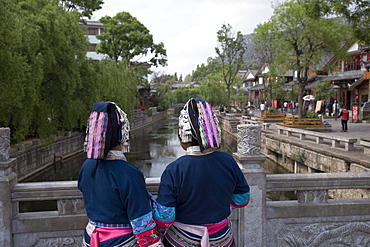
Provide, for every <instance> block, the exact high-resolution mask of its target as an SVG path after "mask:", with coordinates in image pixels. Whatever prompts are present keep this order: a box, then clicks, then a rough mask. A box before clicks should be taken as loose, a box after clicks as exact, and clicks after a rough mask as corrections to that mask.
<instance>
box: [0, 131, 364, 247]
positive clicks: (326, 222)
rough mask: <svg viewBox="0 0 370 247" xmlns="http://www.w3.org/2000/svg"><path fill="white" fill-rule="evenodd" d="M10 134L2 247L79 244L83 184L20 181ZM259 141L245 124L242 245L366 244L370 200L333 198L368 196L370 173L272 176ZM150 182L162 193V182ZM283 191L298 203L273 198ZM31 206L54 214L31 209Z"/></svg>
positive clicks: (240, 155) (1, 144)
mask: <svg viewBox="0 0 370 247" xmlns="http://www.w3.org/2000/svg"><path fill="white" fill-rule="evenodd" d="M9 133H10V131H9V129H8V128H0V189H1V193H2V196H1V197H0V231H1V232H2V234H0V246H7V247H8V246H9V247H13V246H14V247H16V246H76V247H77V246H80V244H81V239H82V234H83V229H84V227H85V225H86V222H87V217H86V214H85V211H84V207H83V201H82V194H81V193H80V191H79V190H78V189H77V181H60V182H37V183H17V175H16V174H15V173H14V172H12V165H13V164H14V159H10V158H9V154H8V153H9ZM260 135H261V126H260V125H255V124H252V125H251V124H241V125H238V133H237V153H234V157H235V159H236V160H237V162H238V163H239V164H240V166H241V168H242V171H243V173H244V175H245V177H246V179H247V181H248V183H249V185H250V188H251V201H250V203H249V205H248V206H247V207H245V208H243V209H237V210H234V211H233V213H232V215H231V220H232V222H233V227H234V230H235V238H236V241H237V243H238V244H237V246H262V247H263V246H272V247H274V246H333V244H334V243H335V244H334V245H336V246H367V245H368V244H369V243H370V224H369V223H370V199H369V198H352V199H343V200H332V199H330V198H331V193H337V192H336V191H342V193H350V192H349V191H352V190H353V189H361V190H368V189H369V188H370V173H367V172H363V173H325V174H274V175H266V173H265V171H264V169H262V168H261V164H262V163H263V162H264V160H265V156H264V155H261V152H260V141H261V140H260ZM146 182H147V189H148V191H149V192H151V193H152V194H154V195H156V191H157V189H158V186H159V178H147V179H146ZM333 191H334V192H333ZM283 192H290V193H291V194H293V195H295V194H296V198H292V199H290V200H288V199H284V200H279V201H272V200H270V199H269V198H271V196H270V194H271V193H278V194H279V195H281V194H282V193H283ZM280 198H282V196H280ZM284 198H287V197H284ZM28 203H31V204H32V203H36V204H37V203H42V204H48V208H50V209H48V211H40V210H37V206H35V207H32V210H28V211H27V210H25V208H26V207H25V205H27V204H28ZM35 208H36V209H35ZM29 211H32V212H29ZM357 244H358V245H357ZM361 244H362V245H361Z"/></svg>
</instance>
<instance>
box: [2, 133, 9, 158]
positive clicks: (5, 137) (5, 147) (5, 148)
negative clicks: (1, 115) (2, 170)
mask: <svg viewBox="0 0 370 247" xmlns="http://www.w3.org/2000/svg"><path fill="white" fill-rule="evenodd" d="M9 138H10V129H9V128H0V162H1V161H8V160H9V151H10V139H9Z"/></svg>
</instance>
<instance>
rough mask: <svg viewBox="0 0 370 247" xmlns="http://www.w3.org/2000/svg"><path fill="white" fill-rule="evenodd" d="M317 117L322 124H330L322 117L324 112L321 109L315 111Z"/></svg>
mask: <svg viewBox="0 0 370 247" xmlns="http://www.w3.org/2000/svg"><path fill="white" fill-rule="evenodd" d="M317 114H318V115H317V117H318V118H321V122H322V124H323V125H330V123H328V122H326V121H325V119H324V115H325V114H324V113H323V112H322V111H317Z"/></svg>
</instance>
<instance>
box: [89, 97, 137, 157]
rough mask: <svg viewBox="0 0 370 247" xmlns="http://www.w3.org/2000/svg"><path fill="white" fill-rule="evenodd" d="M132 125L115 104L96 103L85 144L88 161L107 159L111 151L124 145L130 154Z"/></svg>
mask: <svg viewBox="0 0 370 247" xmlns="http://www.w3.org/2000/svg"><path fill="white" fill-rule="evenodd" d="M129 132H130V123H129V121H128V119H127V114H126V113H125V112H124V111H122V110H121V109H120V108H119V107H118V106H117V105H116V104H115V103H114V102H95V103H94V105H93V108H92V111H91V114H90V117H89V119H88V122H87V128H86V138H85V143H84V146H85V147H84V149H85V152H87V158H88V159H105V157H106V156H107V154H108V152H109V150H110V149H112V148H113V147H115V146H117V145H118V144H120V143H121V144H122V152H124V153H126V152H129Z"/></svg>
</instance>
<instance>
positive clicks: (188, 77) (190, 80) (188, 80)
mask: <svg viewBox="0 0 370 247" xmlns="http://www.w3.org/2000/svg"><path fill="white" fill-rule="evenodd" d="M192 81H193V77H192V76H191V75H190V74H188V75H187V76H185V78H184V82H192Z"/></svg>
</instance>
